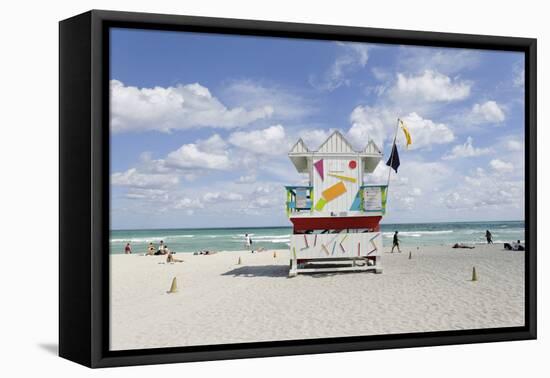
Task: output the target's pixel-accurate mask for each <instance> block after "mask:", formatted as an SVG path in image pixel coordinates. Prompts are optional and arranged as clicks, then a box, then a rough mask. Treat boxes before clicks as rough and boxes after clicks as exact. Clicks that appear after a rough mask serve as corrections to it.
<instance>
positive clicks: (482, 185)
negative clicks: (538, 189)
mask: <svg viewBox="0 0 550 378" xmlns="http://www.w3.org/2000/svg"><path fill="white" fill-rule="evenodd" d="M497 165H500V163H497ZM457 183H458V184H457V185H456V186H455V187H453V188H452V189H450V190H448V191H447V192H446V193H442V194H441V197H442V202H443V205H444V206H445V207H446V208H447V209H451V210H466V211H468V212H471V211H476V210H480V209H481V210H484V211H487V209H488V208H492V209H498V210H504V211H507V212H509V211H510V209H516V212H517V209H520V210H521V209H522V208H523V198H524V194H525V187H524V182H523V180H521V179H510V178H508V175H506V176H504V177H503V176H501V174H500V172H497V171H492V172H487V171H485V170H484V169H483V168H477V169H476V170H475V171H474V172H473V173H472V174H471V175H467V176H464V177H463V179H461V180H458V181H457Z"/></svg>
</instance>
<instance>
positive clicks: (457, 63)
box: [397, 46, 480, 75]
mask: <svg viewBox="0 0 550 378" xmlns="http://www.w3.org/2000/svg"><path fill="white" fill-rule="evenodd" d="M399 52H400V54H399V57H398V59H397V62H398V64H399V67H400V68H403V69H406V70H407V71H409V72H424V71H425V70H432V71H437V72H441V73H444V74H447V75H449V74H454V73H458V72H462V71H464V70H469V69H472V68H475V67H476V66H478V65H479V62H480V54H479V52H477V51H474V50H468V49H453V48H439V47H424V46H406V47H402V48H401V49H400V50H399Z"/></svg>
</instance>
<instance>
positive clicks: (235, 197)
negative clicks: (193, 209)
mask: <svg viewBox="0 0 550 378" xmlns="http://www.w3.org/2000/svg"><path fill="white" fill-rule="evenodd" d="M202 199H203V201H204V202H206V203H217V202H234V201H242V200H243V199H244V197H243V196H242V195H241V194H239V193H231V192H208V193H205V194H204V196H203V197H202Z"/></svg>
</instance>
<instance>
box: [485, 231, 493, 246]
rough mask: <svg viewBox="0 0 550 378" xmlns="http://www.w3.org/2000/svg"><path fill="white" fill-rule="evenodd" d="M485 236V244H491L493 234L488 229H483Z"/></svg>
mask: <svg viewBox="0 0 550 378" xmlns="http://www.w3.org/2000/svg"><path fill="white" fill-rule="evenodd" d="M485 238H486V239H487V244H493V235H492V234H491V232H490V231H489V230H487V231H485Z"/></svg>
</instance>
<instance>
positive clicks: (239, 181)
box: [235, 174, 256, 184]
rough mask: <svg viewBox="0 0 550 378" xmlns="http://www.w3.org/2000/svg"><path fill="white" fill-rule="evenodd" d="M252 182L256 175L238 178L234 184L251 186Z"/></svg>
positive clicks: (254, 180)
mask: <svg viewBox="0 0 550 378" xmlns="http://www.w3.org/2000/svg"><path fill="white" fill-rule="evenodd" d="M254 182H256V175H255V174H250V175H244V176H240V177H239V178H238V179H237V181H236V182H235V183H236V184H252V183H254Z"/></svg>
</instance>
